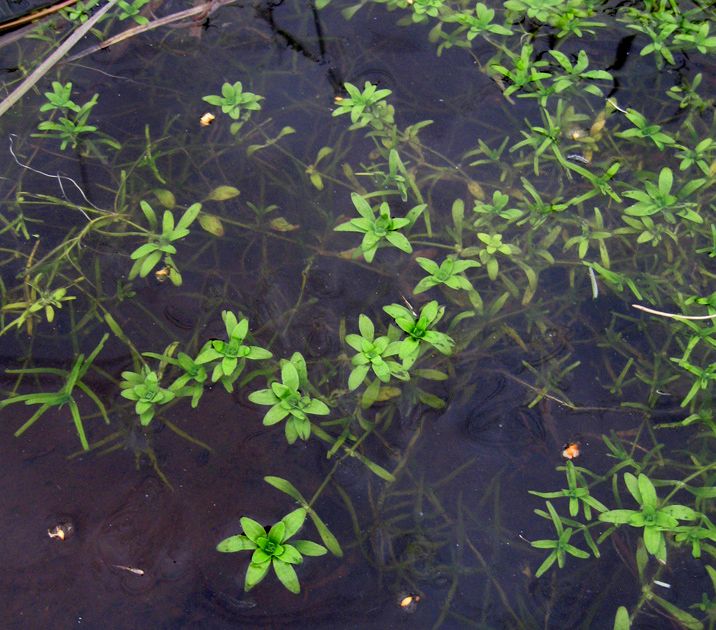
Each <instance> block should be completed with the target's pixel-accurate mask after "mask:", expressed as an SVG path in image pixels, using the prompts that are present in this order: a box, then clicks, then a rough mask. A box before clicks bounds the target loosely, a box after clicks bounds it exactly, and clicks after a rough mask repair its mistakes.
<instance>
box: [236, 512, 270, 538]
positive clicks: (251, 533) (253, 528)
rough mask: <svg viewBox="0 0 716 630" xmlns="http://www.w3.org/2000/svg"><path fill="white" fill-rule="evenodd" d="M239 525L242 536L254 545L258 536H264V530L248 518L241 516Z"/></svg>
mask: <svg viewBox="0 0 716 630" xmlns="http://www.w3.org/2000/svg"><path fill="white" fill-rule="evenodd" d="M240 523H241V527H242V529H243V530H244V534H245V535H246V537H247V538H248V539H249V540H250V541H251V542H254V543H255V542H256V540H257V539H258V538H259V537H260V536H266V530H265V529H264V528H263V527H261V525H260V524H259V523H257V522H256V521H255V520H254V519H252V518H249V517H248V516H242V517H241V519H240Z"/></svg>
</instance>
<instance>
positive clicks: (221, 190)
mask: <svg viewBox="0 0 716 630" xmlns="http://www.w3.org/2000/svg"><path fill="white" fill-rule="evenodd" d="M240 194H241V191H240V190H239V189H238V188H235V187H234V186H226V185H224V186H217V187H216V188H214V189H213V190H212V191H211V192H210V193H209V194H208V195H207V197H206V198H207V199H209V200H210V201H226V200H228V199H233V198H234V197H238V196H239V195H240Z"/></svg>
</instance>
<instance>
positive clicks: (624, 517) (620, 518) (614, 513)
mask: <svg viewBox="0 0 716 630" xmlns="http://www.w3.org/2000/svg"><path fill="white" fill-rule="evenodd" d="M635 514H638V512H635V511H634V510H607V511H606V512H602V513H601V514H600V515H599V520H600V521H605V522H607V523H614V524H615V525H626V524H627V523H629V521H630V520H631V519H632V517H633V516H634V515H635Z"/></svg>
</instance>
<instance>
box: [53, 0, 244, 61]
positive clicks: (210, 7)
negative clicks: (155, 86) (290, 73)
mask: <svg viewBox="0 0 716 630" xmlns="http://www.w3.org/2000/svg"><path fill="white" fill-rule="evenodd" d="M234 2H236V0H209V2H206V3H204V4H200V5H198V6H195V7H192V8H191V9H185V10H184V11H179V12H177V13H172V14H171V15H167V16H165V17H162V18H158V19H156V20H154V21H152V22H149V24H141V25H139V26H134V27H132V28H130V29H127V30H126V31H122V32H121V33H117V35H114V36H113V37H110V38H109V39H105V40H104V41H103V42H100V43H99V44H95V45H94V46H90V47H89V48H86V49H85V50H83V51H81V52H78V53H77V54H76V55H72V57H69V58H68V59H67V60H66V61H67V62H68V63H69V62H71V61H77V60H78V59H82V58H83V57H86V56H87V55H91V54H93V53H96V52H97V51H99V50H104V49H105V48H109V47H110V46H113V45H114V44H118V43H119V42H123V41H124V40H125V39H130V38H132V37H135V36H136V35H141V34H142V33H146V32H147V31H151V30H154V29H155V28H159V27H160V26H166V25H167V24H171V23H173V22H178V21H179V20H183V19H185V18H190V17H193V16H196V15H201V16H202V17H205V16H207V15H211V14H212V13H213V12H214V11H216V10H217V9H218V8H219V7H223V6H226V5H229V4H233V3H234Z"/></svg>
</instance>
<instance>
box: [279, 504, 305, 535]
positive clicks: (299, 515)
mask: <svg viewBox="0 0 716 630" xmlns="http://www.w3.org/2000/svg"><path fill="white" fill-rule="evenodd" d="M305 520H306V510H305V509H304V508H298V509H296V510H294V511H293V512H290V513H289V514H287V515H286V516H284V517H283V518H282V519H281V522H282V523H283V524H284V525H285V527H286V530H285V533H284V538H283V540H288V539H289V538H291V536H293V535H294V534H295V533H296V532H297V531H298V530H299V529H301V527H303V523H304V521H305Z"/></svg>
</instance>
